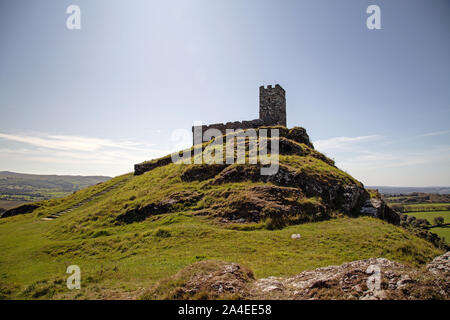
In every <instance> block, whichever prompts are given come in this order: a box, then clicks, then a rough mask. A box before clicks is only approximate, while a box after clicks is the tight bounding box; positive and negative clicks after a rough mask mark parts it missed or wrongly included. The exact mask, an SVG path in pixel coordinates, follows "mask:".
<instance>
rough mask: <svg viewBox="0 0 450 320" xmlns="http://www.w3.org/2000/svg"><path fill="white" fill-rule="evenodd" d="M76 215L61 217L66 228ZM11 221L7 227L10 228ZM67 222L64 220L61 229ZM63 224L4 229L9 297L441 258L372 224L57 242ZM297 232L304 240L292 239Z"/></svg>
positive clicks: (166, 225) (156, 222) (123, 233)
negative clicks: (243, 272) (373, 260)
mask: <svg viewBox="0 0 450 320" xmlns="http://www.w3.org/2000/svg"><path fill="white" fill-rule="evenodd" d="M75 216H76V212H73V213H71V214H68V215H67V216H64V217H63V218H61V220H63V219H65V220H66V221H65V223H67V222H68V221H70V219H73V218H74V217H75ZM6 220H8V222H7V223H5V221H6ZM59 223H63V221H61V222H59ZM55 228H58V222H57V221H55V222H54V223H53V222H50V223H48V222H44V221H41V220H39V219H38V217H37V215H36V214H32V215H28V216H18V217H13V218H8V219H5V220H3V221H2V223H0V252H2V255H1V258H0V288H1V287H3V291H4V292H10V293H9V294H7V295H6V297H8V298H41V297H42V298H99V297H105V295H106V296H108V294H110V295H113V294H114V293H115V292H123V293H125V294H130V295H131V296H132V295H133V294H134V293H133V292H134V290H138V289H140V288H147V287H149V286H151V285H153V284H155V283H156V282H157V281H159V280H160V279H162V278H165V277H167V276H170V275H172V274H174V273H176V272H177V271H178V270H180V269H181V268H183V267H185V266H187V265H189V264H192V263H194V262H196V261H199V260H205V259H218V260H225V261H233V262H238V263H241V264H243V265H246V266H247V267H249V268H251V269H252V270H253V271H254V273H255V276H256V277H257V278H260V277H267V276H270V275H273V276H284V275H294V274H297V273H299V272H301V271H303V270H306V269H312V268H316V267H321V266H327V265H333V264H341V263H343V262H348V261H352V260H357V259H365V258H370V257H385V258H388V259H392V260H396V261H400V262H403V263H407V264H410V265H422V264H424V263H426V262H428V261H430V260H431V259H432V258H433V257H434V256H436V255H438V254H441V252H440V251H439V250H437V249H436V248H434V247H433V246H432V245H431V244H430V243H428V242H426V241H425V240H422V239H419V238H417V237H415V236H413V235H411V234H410V233H408V232H407V231H405V230H403V229H401V228H398V227H395V226H392V225H390V224H387V223H385V222H383V221H381V220H377V219H372V218H367V217H363V218H354V219H351V218H339V219H334V220H330V221H326V222H319V223H308V224H303V225H297V226H290V227H287V228H284V229H282V230H276V231H268V230H265V229H262V230H253V231H238V230H232V229H228V228H224V227H221V226H218V225H216V224H214V223H212V222H211V220H207V219H206V218H204V217H196V216H192V215H191V214H190V213H176V214H165V215H161V216H155V217H153V218H150V219H148V220H146V221H145V222H142V223H136V224H132V225H127V226H119V227H115V228H114V229H113V228H110V229H99V230H96V231H95V232H94V233H93V234H92V235H91V236H89V237H87V238H86V239H82V240H80V239H73V240H55V239H53V237H50V236H49V235H50V234H53V233H52V232H51V231H52V230H54V229H55ZM292 233H300V234H301V236H302V237H301V239H300V240H292V239H291V238H290V235H291V234H292ZM72 264H75V265H79V266H80V268H81V271H82V290H81V292H76V291H69V290H67V289H66V288H65V279H66V277H67V276H68V275H66V274H65V271H66V268H67V266H68V265H72Z"/></svg>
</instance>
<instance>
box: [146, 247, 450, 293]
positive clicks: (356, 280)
mask: <svg viewBox="0 0 450 320" xmlns="http://www.w3.org/2000/svg"><path fill="white" fill-rule="evenodd" d="M449 256H450V252H447V253H446V254H444V255H442V256H439V257H437V258H435V259H434V260H433V261H432V262H431V263H430V264H428V265H427V266H426V267H425V268H423V269H417V268H412V267H409V266H406V265H403V264H401V263H398V262H394V261H390V260H388V259H385V258H371V259H367V260H359V261H353V262H349V263H344V264H342V265H340V266H330V267H324V268H318V269H315V270H310V271H304V272H302V273H300V274H298V275H296V276H293V277H268V278H263V279H259V280H255V279H254V277H253V273H252V272H251V271H250V270H249V269H247V268H245V267H242V266H240V265H239V264H236V263H229V262H223V261H214V260H209V261H202V262H198V263H195V264H193V265H191V266H188V267H186V268H185V269H183V270H181V271H180V272H178V273H177V274H176V275H174V276H173V277H170V278H168V279H166V280H163V281H161V282H160V283H159V284H158V285H157V286H155V287H154V288H151V289H150V290H149V291H148V292H147V293H146V294H145V295H144V296H143V298H144V299H161V298H162V299H198V298H204V299H223V298H230V297H233V298H240V299H269V300H276V299H287V300H304V299H308V300H310V299H313V300H322V299H326V300H328V299H338V300H416V299H450V278H449V277H448V275H449Z"/></svg>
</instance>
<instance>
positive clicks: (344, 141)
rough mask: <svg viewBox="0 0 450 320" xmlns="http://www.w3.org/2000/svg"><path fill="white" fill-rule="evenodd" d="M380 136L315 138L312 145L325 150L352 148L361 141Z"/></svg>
mask: <svg viewBox="0 0 450 320" xmlns="http://www.w3.org/2000/svg"><path fill="white" fill-rule="evenodd" d="M380 138H382V137H381V136H379V135H370V136H359V137H334V138H330V139H325V140H317V141H315V142H314V146H315V148H316V149H317V150H319V151H323V152H327V151H330V150H347V151H348V150H353V149H355V148H356V147H357V146H359V145H361V144H362V143H367V142H372V141H375V140H379V139H380Z"/></svg>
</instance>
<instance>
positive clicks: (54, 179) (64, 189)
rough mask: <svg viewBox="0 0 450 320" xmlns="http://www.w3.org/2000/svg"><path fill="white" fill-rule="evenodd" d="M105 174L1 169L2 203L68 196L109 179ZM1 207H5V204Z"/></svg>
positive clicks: (0, 196) (0, 201) (0, 195)
mask: <svg viewBox="0 0 450 320" xmlns="http://www.w3.org/2000/svg"><path fill="white" fill-rule="evenodd" d="M109 179H110V177H105V176H69V175H65V176H58V175H35V174H23V173H15V172H9V171H0V204H1V203H2V202H5V201H8V202H12V201H14V202H28V201H38V200H46V199H52V198H55V197H63V196H67V195H69V194H71V193H73V192H74V191H77V190H80V189H82V188H85V187H88V186H91V185H94V184H97V183H100V182H105V181H107V180H109ZM0 207H3V208H5V206H4V205H0Z"/></svg>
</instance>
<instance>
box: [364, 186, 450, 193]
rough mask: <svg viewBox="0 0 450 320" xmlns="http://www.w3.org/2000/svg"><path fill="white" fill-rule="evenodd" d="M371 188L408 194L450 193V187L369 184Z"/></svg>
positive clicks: (383, 191) (382, 191) (381, 191)
mask: <svg viewBox="0 0 450 320" xmlns="http://www.w3.org/2000/svg"><path fill="white" fill-rule="evenodd" d="M367 188H369V189H378V191H379V192H380V193H384V194H408V193H413V192H420V193H439V194H450V187H384V186H368V187H367Z"/></svg>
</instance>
